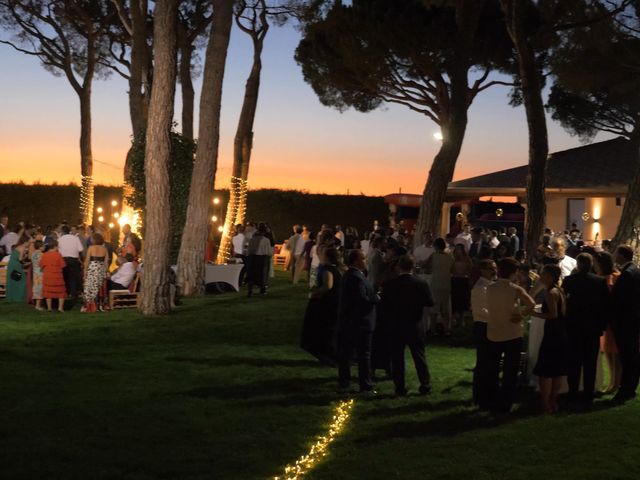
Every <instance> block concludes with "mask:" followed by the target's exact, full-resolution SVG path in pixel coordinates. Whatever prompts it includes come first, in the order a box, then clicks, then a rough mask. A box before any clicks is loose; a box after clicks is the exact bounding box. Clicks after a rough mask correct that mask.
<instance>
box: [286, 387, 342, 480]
mask: <svg viewBox="0 0 640 480" xmlns="http://www.w3.org/2000/svg"><path fill="white" fill-rule="evenodd" d="M353 404H354V400H353V399H351V400H343V401H341V402H340V403H339V404H338V406H337V407H336V409H335V413H334V415H333V420H332V421H331V425H329V431H328V432H327V434H326V435H324V436H322V437H319V438H318V440H317V441H316V442H315V443H314V444H313V445H312V446H311V448H310V449H309V453H307V454H306V455H303V456H301V457H300V458H299V459H298V460H296V462H295V463H294V464H290V465H287V466H286V467H284V475H283V476H278V477H273V480H301V479H302V478H304V475H305V474H307V473H309V471H311V470H312V469H313V468H314V467H315V466H316V465H317V464H318V463H319V462H320V460H322V459H323V458H324V457H325V456H326V455H327V451H328V448H329V445H331V443H333V441H334V440H335V439H336V438H337V437H338V435H340V433H341V432H342V430H343V429H344V426H345V424H346V423H347V420H349V417H350V416H351V410H352V409H353Z"/></svg>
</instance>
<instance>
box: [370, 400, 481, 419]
mask: <svg viewBox="0 0 640 480" xmlns="http://www.w3.org/2000/svg"><path fill="white" fill-rule="evenodd" d="M470 405H471V401H468V400H445V401H442V402H437V403H433V402H431V401H429V400H427V401H422V402H421V401H419V400H418V399H416V401H413V400H411V403H409V404H405V405H396V406H389V407H385V406H380V407H375V408H372V409H371V410H369V411H368V412H367V415H370V416H372V417H378V416H379V417H395V416H402V415H415V414H419V413H426V412H441V411H445V410H451V409H453V408H458V407H468V406H470Z"/></svg>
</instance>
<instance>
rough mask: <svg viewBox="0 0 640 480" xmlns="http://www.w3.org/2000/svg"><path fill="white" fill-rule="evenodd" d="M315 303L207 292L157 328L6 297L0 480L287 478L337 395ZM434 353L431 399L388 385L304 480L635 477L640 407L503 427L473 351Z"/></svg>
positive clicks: (277, 291)
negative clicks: (319, 344)
mask: <svg viewBox="0 0 640 480" xmlns="http://www.w3.org/2000/svg"><path fill="white" fill-rule="evenodd" d="M304 306H305V291H304V288H303V287H298V288H297V289H295V290H293V289H292V287H290V286H288V285H287V284H286V281H285V280H284V278H283V277H279V278H278V279H277V280H276V282H275V285H274V286H273V288H272V289H271V290H270V294H269V296H267V297H265V298H261V297H257V298H253V299H251V300H250V301H248V300H247V299H246V298H244V297H243V296H239V295H237V294H228V295H210V296H207V297H206V298H203V299H198V300H191V301H188V302H186V305H185V306H183V307H181V308H180V309H179V311H178V312H176V313H174V314H173V315H171V316H169V317H162V318H142V317H140V316H138V315H137V313H136V312H134V311H125V312H111V313H105V314H94V315H81V314H80V313H79V312H71V313H65V314H47V313H38V312H35V311H33V310H32V309H30V308H28V307H26V306H22V305H20V306H17V305H10V304H7V303H5V302H3V301H1V300H0V478H7V479H39V478H60V479H88V478H90V479H106V478H113V479H153V478H167V479H169V478H171V479H173V478H179V479H200V478H202V479H204V478H207V479H267V478H270V477H273V476H274V475H279V474H281V472H282V467H283V466H284V465H285V464H287V463H291V462H292V461H295V459H296V458H297V457H299V456H300V455H302V454H304V453H306V451H307V450H308V447H309V445H310V444H311V443H312V442H313V441H314V440H315V438H316V436H317V435H320V434H323V433H325V428H326V426H327V424H328V422H329V420H330V418H331V415H332V410H333V406H335V404H336V403H337V402H338V401H339V400H340V399H341V397H340V396H339V395H338V394H337V393H335V379H334V378H335V374H334V371H333V370H332V369H329V368H326V367H322V366H320V365H318V364H317V363H315V362H314V361H313V359H312V358H310V357H309V356H308V355H306V354H305V353H304V352H303V351H301V350H300V349H299V348H298V347H297V344H298V335H299V329H300V319H301V316H302V313H303V311H304ZM458 343H460V344H461V345H464V342H463V341H458ZM428 358H429V362H430V367H431V372H432V376H433V387H434V393H433V395H432V396H431V397H430V398H428V399H425V398H421V397H409V398H404V399H393V398H391V392H392V391H393V387H392V385H391V383H390V382H388V381H386V382H381V383H380V384H379V390H380V395H379V398H374V399H370V400H369V399H357V400H356V404H355V406H354V410H353V415H352V417H351V419H350V420H349V422H348V424H347V427H346V429H345V431H344V434H343V435H342V436H341V437H340V438H339V439H338V440H337V441H336V442H335V443H333V444H332V445H331V446H330V449H329V450H330V453H329V455H328V456H327V457H326V459H325V460H324V461H323V462H322V463H321V464H320V465H319V466H318V467H317V468H316V469H315V470H313V471H312V472H311V473H310V474H309V475H308V476H307V477H306V478H309V479H323V480H329V479H331V480H333V479H359V478H362V479H390V478H398V479H413V478H428V479H458V478H470V479H493V478H495V479H528V478H549V479H556V478H562V479H603V478H604V479H623V478H624V479H627V478H628V479H637V478H640V459H639V457H638V453H640V452H639V450H638V447H637V445H638V443H639V441H640V402H632V403H630V404H628V405H626V406H620V407H618V406H615V407H614V406H612V405H611V404H609V403H608V401H607V400H601V401H599V402H598V403H597V404H596V408H595V409H594V411H593V412H590V413H584V414H560V415H557V416H553V417H545V416H538V415H535V414H533V412H532V408H531V407H530V406H529V405H524V406H523V407H522V408H521V410H520V411H519V412H517V413H516V414H514V415H512V416H510V417H506V418H500V419H494V418H492V417H489V416H488V415H485V414H480V413H476V412H475V410H474V409H473V408H472V407H471V406H470V405H469V402H468V399H469V396H470V378H471V373H470V372H469V371H468V369H469V368H470V367H471V366H472V365H473V351H472V350H471V349H469V348H466V347H464V346H459V347H449V346H445V345H431V346H430V347H429V349H428ZM409 386H413V387H414V390H415V387H416V384H415V375H414V374H413V373H412V372H410V375H409Z"/></svg>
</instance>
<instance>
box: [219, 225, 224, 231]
mask: <svg viewBox="0 0 640 480" xmlns="http://www.w3.org/2000/svg"><path fill="white" fill-rule="evenodd" d="M218 231H219V232H220V233H222V232H223V231H224V227H223V226H222V225H220V226H219V227H218Z"/></svg>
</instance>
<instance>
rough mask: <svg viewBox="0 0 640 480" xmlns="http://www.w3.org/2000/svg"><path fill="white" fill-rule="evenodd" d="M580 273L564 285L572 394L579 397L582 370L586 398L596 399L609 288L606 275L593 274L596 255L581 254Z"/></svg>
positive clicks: (579, 256)
mask: <svg viewBox="0 0 640 480" xmlns="http://www.w3.org/2000/svg"><path fill="white" fill-rule="evenodd" d="M576 260H577V272H576V273H574V274H572V275H569V276H568V277H566V278H565V279H564V281H563V283H562V288H563V289H564V291H565V293H566V295H567V333H568V339H569V372H568V378H567V380H568V383H569V397H570V398H571V399H573V400H577V399H578V389H579V387H580V373H581V372H582V371H583V370H584V381H583V400H584V401H585V402H586V403H591V402H592V401H593V396H594V393H595V382H596V366H597V363H598V352H599V350H600V336H601V335H602V332H603V331H604V329H605V327H606V324H605V323H606V320H605V319H606V318H607V317H606V316H607V307H608V305H609V289H608V287H607V283H606V280H605V279H604V278H603V277H599V276H598V275H594V274H593V273H591V269H592V268H593V257H592V256H591V255H589V254H588V253H581V254H580V255H578V258H577V259H576Z"/></svg>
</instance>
